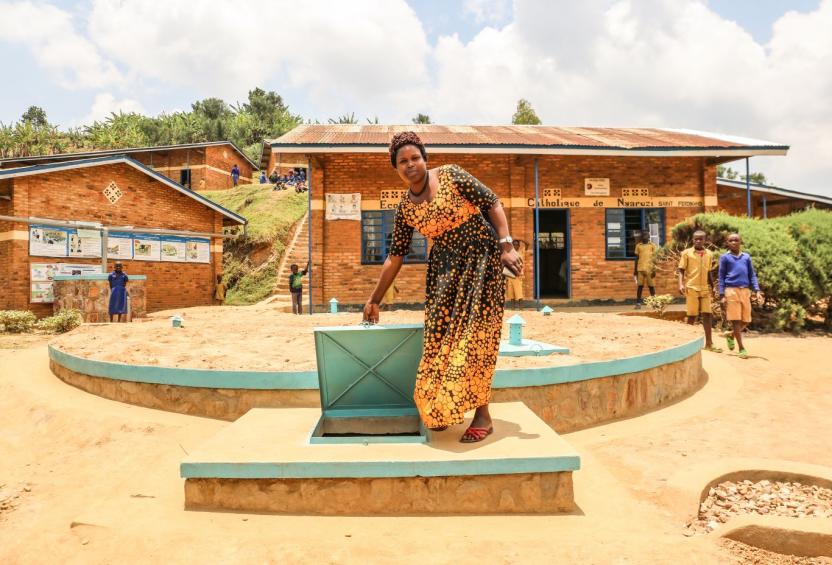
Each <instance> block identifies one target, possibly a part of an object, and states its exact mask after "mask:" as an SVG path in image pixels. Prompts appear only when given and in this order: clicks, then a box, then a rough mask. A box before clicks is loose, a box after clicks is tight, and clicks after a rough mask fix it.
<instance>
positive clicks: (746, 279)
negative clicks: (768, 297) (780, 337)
mask: <svg viewBox="0 0 832 565" xmlns="http://www.w3.org/2000/svg"><path fill="white" fill-rule="evenodd" d="M727 243H728V253H725V254H724V255H723V256H722V257H720V258H719V300H720V303H721V304H722V309H723V311H724V312H725V319H726V320H728V321H729V322H730V323H731V330H732V331H731V332H730V333H728V334H726V336H725V339H726V340H727V341H728V349H731V350H733V349H734V342H735V341H736V345H738V346H739V349H740V357H741V358H743V359H748V351H747V350H746V349H745V346H744V345H743V343H742V332H743V330H744V329H745V328H746V326H748V324H750V323H751V290H752V289H753V290H754V294H755V298H756V299H757V304H762V303H763V295H762V293H761V292H760V284H759V282H758V281H757V273H755V272H754V265H752V264H751V256H750V255H749V254H748V253H745V252H744V251H742V238H741V237H740V235H739V234H738V233H732V234H731V235H729V236H728V240H727Z"/></svg>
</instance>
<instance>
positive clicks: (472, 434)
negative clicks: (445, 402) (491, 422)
mask: <svg viewBox="0 0 832 565" xmlns="http://www.w3.org/2000/svg"><path fill="white" fill-rule="evenodd" d="M493 433H494V427H493V426H489V427H487V428H475V427H474V426H470V427H469V428H468V429H467V430H465V433H464V434H462V437H461V438H459V441H460V443H477V442H480V441H482V440H484V439H485V438H487V437H488V436H490V435H491V434H493Z"/></svg>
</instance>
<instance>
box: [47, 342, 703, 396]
mask: <svg viewBox="0 0 832 565" xmlns="http://www.w3.org/2000/svg"><path fill="white" fill-rule="evenodd" d="M704 344H705V340H704V338H701V337H700V338H697V339H695V340H693V341H690V342H688V343H684V344H682V345H677V346H675V347H671V348H669V349H663V350H661V351H656V352H653V353H645V354H643V355H635V356H633V357H624V358H622V359H612V360H609V361H593V362H590V363H580V364H578V365H562V366H556V367H535V368H530V369H497V371H496V372H495V373H494V382H493V385H492V386H493V387H494V388H518V387H527V386H545V385H553V384H563V383H571V382H577V381H586V380H589V379H599V378H602V377H611V376H615V375H623V374H626V373H636V372H639V371H646V370H648V369H653V368H656V367H660V366H662V365H667V364H669V363H675V362H677V361H682V360H684V359H687V358H688V357H691V356H692V355H695V354H696V353H697V352H698V351H699V350H700V349H702V347H703V346H704ZM49 358H50V359H51V360H52V361H54V362H55V363H57V364H58V365H61V366H62V367H65V368H66V369H69V370H70V371H74V372H76V373H81V374H83V375H89V376H91V377H103V378H107V379H113V380H117V381H130V382H137V383H151V384H160V385H172V386H186V387H204V388H223V389H250V390H281V389H285V390H317V389H318V372H317V371H215V370H212V369H180V368H176V367H155V366H153V365H128V364H126V363H113V362H109V361H96V360H94V359H84V358H83V357H78V356H75V355H70V354H69V353H66V352H64V351H61V350H60V349H57V348H56V347H54V346H52V345H51V344H50V345H49Z"/></svg>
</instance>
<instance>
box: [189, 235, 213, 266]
mask: <svg viewBox="0 0 832 565" xmlns="http://www.w3.org/2000/svg"><path fill="white" fill-rule="evenodd" d="M185 260H186V261H187V262H188V263H210V262H211V240H210V239H189V240H188V242H187V244H186V246H185Z"/></svg>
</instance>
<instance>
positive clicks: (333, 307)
mask: <svg viewBox="0 0 832 565" xmlns="http://www.w3.org/2000/svg"><path fill="white" fill-rule="evenodd" d="M329 313H330V314H337V313H338V300H337V299H336V298H333V299H332V300H330V301H329Z"/></svg>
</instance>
